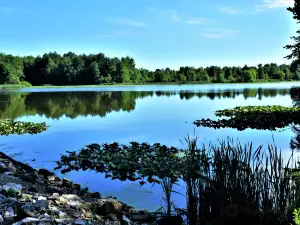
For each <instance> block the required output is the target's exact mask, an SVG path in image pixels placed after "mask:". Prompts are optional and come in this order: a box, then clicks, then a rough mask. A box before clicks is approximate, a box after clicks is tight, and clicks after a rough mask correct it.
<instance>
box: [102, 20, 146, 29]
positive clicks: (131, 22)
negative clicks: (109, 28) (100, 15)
mask: <svg viewBox="0 0 300 225" xmlns="http://www.w3.org/2000/svg"><path fill="white" fill-rule="evenodd" d="M107 21H108V22H112V23H119V24H125V25H128V26H133V27H146V26H147V24H146V23H143V22H140V21H136V20H133V19H128V18H120V19H111V20H107Z"/></svg>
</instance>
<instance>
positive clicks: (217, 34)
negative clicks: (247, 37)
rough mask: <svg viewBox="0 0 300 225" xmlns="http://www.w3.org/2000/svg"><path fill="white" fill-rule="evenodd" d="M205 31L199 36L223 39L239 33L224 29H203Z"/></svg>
mask: <svg viewBox="0 0 300 225" xmlns="http://www.w3.org/2000/svg"><path fill="white" fill-rule="evenodd" d="M205 31H206V32H203V33H200V34H199V35H200V36H202V37H206V38H223V37H227V36H229V35H233V34H236V33H238V32H239V31H237V30H226V29H205Z"/></svg>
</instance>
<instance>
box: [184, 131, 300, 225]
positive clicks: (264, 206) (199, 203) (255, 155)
mask: <svg viewBox="0 0 300 225" xmlns="http://www.w3.org/2000/svg"><path fill="white" fill-rule="evenodd" d="M185 141H186V142H187V145H188V149H187V153H186V154H185V156H184V157H185V160H184V161H185V162H186V166H185V168H184V170H185V174H184V176H183V179H184V182H185V183H186V196H187V212H188V215H187V218H188V224H191V225H196V224H205V223H207V222H208V221H211V222H212V223H213V224H228V223H229V221H233V220H234V221H235V222H237V220H238V219H239V217H242V220H243V221H244V222H243V223H246V222H247V221H245V218H247V217H249V221H248V222H249V223H250V224H251V223H255V222H260V223H261V222H263V223H267V224H269V223H271V222H273V223H274V224H279V221H281V220H282V219H285V218H282V217H286V212H287V211H286V210H287V207H288V206H289V205H290V204H292V203H293V202H294V201H295V200H296V197H297V196H299V189H298V188H297V187H296V183H295V182H294V181H293V180H292V178H291V176H289V172H288V171H289V170H288V169H287V168H291V166H292V165H291V163H290V160H289V161H288V162H287V163H286V164H284V162H283V158H282V155H281V151H280V150H278V148H277V147H276V146H275V145H268V147H267V149H266V151H264V150H263V148H262V146H259V147H258V148H256V149H254V148H253V146H252V144H251V143H250V144H246V145H241V144H240V143H239V142H238V141H236V142H234V141H233V140H232V139H228V140H227V141H222V142H220V143H219V144H209V146H205V145H202V147H201V148H198V146H197V138H190V137H188V138H186V139H185ZM196 173H198V174H196ZM230 205H234V206H235V207H236V208H238V209H241V208H247V209H248V213H246V215H235V218H229V217H228V215H226V208H227V207H228V206H230Z"/></svg>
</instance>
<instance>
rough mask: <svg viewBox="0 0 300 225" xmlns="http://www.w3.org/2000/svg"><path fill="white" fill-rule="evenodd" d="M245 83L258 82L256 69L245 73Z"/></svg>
mask: <svg viewBox="0 0 300 225" xmlns="http://www.w3.org/2000/svg"><path fill="white" fill-rule="evenodd" d="M243 77H244V81H245V82H254V81H255V80H256V71H255V70H254V69H247V70H244V71H243Z"/></svg>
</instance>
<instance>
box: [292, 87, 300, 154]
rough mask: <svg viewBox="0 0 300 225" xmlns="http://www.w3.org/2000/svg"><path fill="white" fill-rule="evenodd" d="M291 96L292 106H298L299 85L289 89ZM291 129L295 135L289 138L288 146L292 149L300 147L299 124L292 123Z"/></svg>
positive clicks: (299, 101) (299, 96)
mask: <svg viewBox="0 0 300 225" xmlns="http://www.w3.org/2000/svg"><path fill="white" fill-rule="evenodd" d="M290 94H291V98H292V100H293V105H294V107H300V87H294V88H291V90H290ZM291 128H292V131H293V132H294V133H295V136H294V137H292V138H291V141H290V146H291V148H292V149H298V150H299V149H300V126H299V125H297V126H296V125H293V126H292V127H291Z"/></svg>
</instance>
